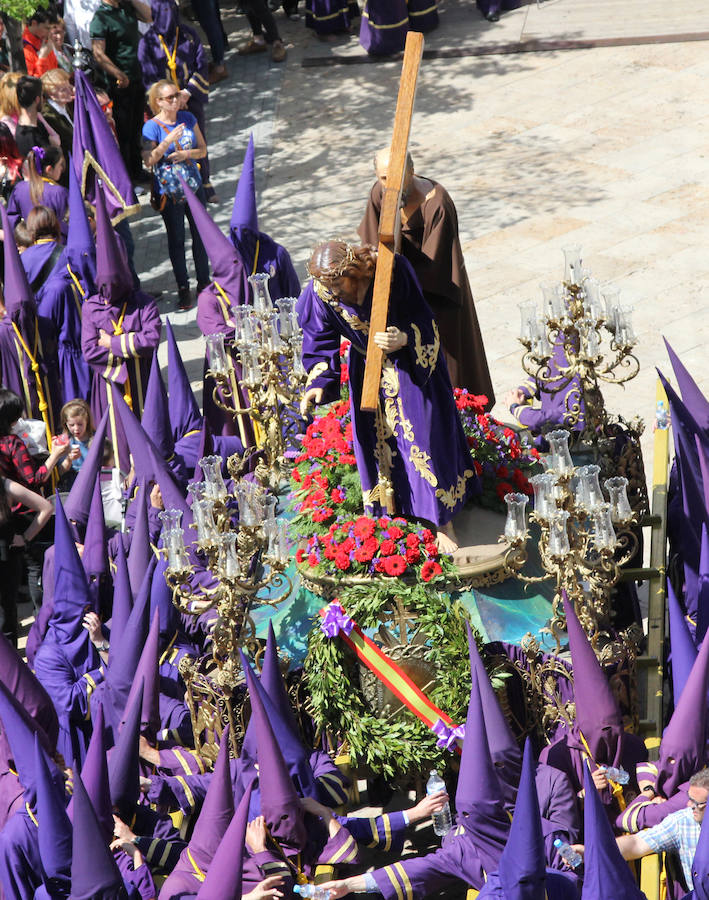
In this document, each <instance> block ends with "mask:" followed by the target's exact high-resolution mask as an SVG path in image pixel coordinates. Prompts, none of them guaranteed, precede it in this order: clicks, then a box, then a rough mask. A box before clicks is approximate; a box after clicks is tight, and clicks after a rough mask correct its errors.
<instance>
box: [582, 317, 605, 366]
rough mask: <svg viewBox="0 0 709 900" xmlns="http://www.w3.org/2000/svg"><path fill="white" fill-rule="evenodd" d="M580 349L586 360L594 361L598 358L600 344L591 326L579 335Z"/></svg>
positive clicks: (596, 333)
mask: <svg viewBox="0 0 709 900" xmlns="http://www.w3.org/2000/svg"><path fill="white" fill-rule="evenodd" d="M581 348H582V350H583V354H584V355H585V356H586V358H587V359H596V358H597V357H598V356H600V353H601V342H600V338H599V336H598V332H597V331H596V329H595V328H594V327H593V325H590V326H589V327H588V328H586V329H585V330H584V331H583V333H582V334H581Z"/></svg>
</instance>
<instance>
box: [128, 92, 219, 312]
mask: <svg viewBox="0 0 709 900" xmlns="http://www.w3.org/2000/svg"><path fill="white" fill-rule="evenodd" d="M148 102H149V104H150V108H151V110H152V111H153V112H154V113H155V115H154V117H153V118H152V119H150V120H149V121H148V122H146V123H145V125H143V145H144V150H143V159H144V161H145V164H146V165H147V166H150V167H152V169H153V178H154V191H155V193H156V194H158V195H159V197H160V213H161V215H162V218H163V222H164V223H165V230H166V231H167V248H168V252H169V254H170V262H171V263H172V271H173V272H174V274H175V281H176V282H177V292H178V296H179V307H180V309H189V308H190V307H191V306H192V294H191V292H190V285H189V277H188V275H187V265H186V263H185V214H186V215H187V219H188V221H189V223H190V231H191V233H192V256H193V258H194V265H195V270H196V273H197V293H199V292H200V291H201V290H202V289H203V288H205V287H206V286H207V285H208V284H209V280H210V279H209V261H208V259H207V253H206V251H205V249H204V244H203V243H202V239H201V237H200V235H199V231H198V229H197V227H196V226H195V223H194V219H193V218H192V213H191V212H190V210H189V209H188V208H187V207H186V203H185V195H184V191H183V189H182V185H181V183H180V179H179V177H178V176H180V177H182V178H184V180H185V181H186V182H187V183H188V184H189V185H190V187H191V188H192V189H193V191H194V192H195V194H196V195H197V197H198V198H199V200H200V202H201V203H202V205H204V204H205V203H206V196H205V193H204V186H203V184H202V179H201V176H200V171H199V166H198V165H197V163H196V160H198V159H204V157H205V156H206V154H207V145H206V143H205V141H204V137H203V135H202V132H201V131H200V129H199V125H198V124H197V119H196V118H195V117H194V116H193V115H192V113H191V112H188V111H187V110H186V109H179V103H180V91H179V89H178V88H177V87H176V86H175V85H174V84H173V83H172V81H167V80H166V79H163V80H162V81H158V82H156V83H155V84H154V85H153V86H152V87H151V88H150V91H149V92H148Z"/></svg>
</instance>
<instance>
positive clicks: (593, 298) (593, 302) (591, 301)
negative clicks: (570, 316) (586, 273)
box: [583, 278, 603, 322]
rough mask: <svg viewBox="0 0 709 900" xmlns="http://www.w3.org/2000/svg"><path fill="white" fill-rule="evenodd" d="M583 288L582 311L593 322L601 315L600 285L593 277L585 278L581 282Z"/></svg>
mask: <svg viewBox="0 0 709 900" xmlns="http://www.w3.org/2000/svg"><path fill="white" fill-rule="evenodd" d="M583 289H584V294H585V298H584V303H583V308H584V312H585V313H586V315H587V316H588V318H589V319H592V320H593V321H594V322H596V321H598V319H600V318H601V316H602V315H603V304H602V303H601V286H600V284H599V283H598V281H597V280H596V279H595V278H587V279H586V281H584V284H583Z"/></svg>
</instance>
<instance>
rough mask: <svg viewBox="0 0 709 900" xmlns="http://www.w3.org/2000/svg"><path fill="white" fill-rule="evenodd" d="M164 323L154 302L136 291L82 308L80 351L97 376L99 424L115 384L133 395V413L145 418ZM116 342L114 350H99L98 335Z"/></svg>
mask: <svg viewBox="0 0 709 900" xmlns="http://www.w3.org/2000/svg"><path fill="white" fill-rule="evenodd" d="M161 328H162V322H161V320H160V313H159V312H158V307H157V304H156V303H155V301H154V300H153V298H152V297H149V296H148V295H147V294H144V293H143V292H142V291H135V292H134V293H131V294H129V295H128V296H127V297H126V298H123V299H122V300H117V301H110V300H107V299H104V298H103V297H102V296H101V295H100V294H95V295H94V296H93V297H89V298H88V299H87V300H86V302H85V303H84V306H83V317H82V321H81V349H82V351H83V354H84V357H85V359H86V361H87V362H88V364H89V366H90V367H91V369H92V372H93V382H92V385H91V411H92V412H93V414H94V419H95V421H98V420H99V419H100V418H101V416H102V415H103V413H104V410H105V409H106V407H107V406H108V405H109V402H110V393H111V389H110V382H112V381H113V382H116V383H117V384H119V385H121V386H122V388H123V390H124V394H125V395H128V393H130V398H131V402H132V408H133V412H134V413H135V414H136V415H137V416H140V415H141V414H142V411H143V400H144V398H145V390H146V388H147V385H148V375H149V374H150V363H151V361H152V358H153V353H154V352H155V351H156V350H157V347H158V344H159V343H160V331H161ZM100 329H103V330H104V331H106V332H107V333H108V334H109V336H110V337H111V349H110V350H107V349H106V348H104V347H101V346H99V343H98V341H99V331H100Z"/></svg>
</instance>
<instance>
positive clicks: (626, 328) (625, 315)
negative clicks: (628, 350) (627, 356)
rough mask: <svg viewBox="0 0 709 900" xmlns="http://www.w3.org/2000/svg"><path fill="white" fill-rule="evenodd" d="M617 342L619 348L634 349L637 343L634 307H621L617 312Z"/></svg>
mask: <svg viewBox="0 0 709 900" xmlns="http://www.w3.org/2000/svg"><path fill="white" fill-rule="evenodd" d="M615 342H616V344H618V346H619V347H632V345H633V344H634V343H635V332H634V331H633V307H632V306H619V307H618V309H617V311H616V329H615Z"/></svg>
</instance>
